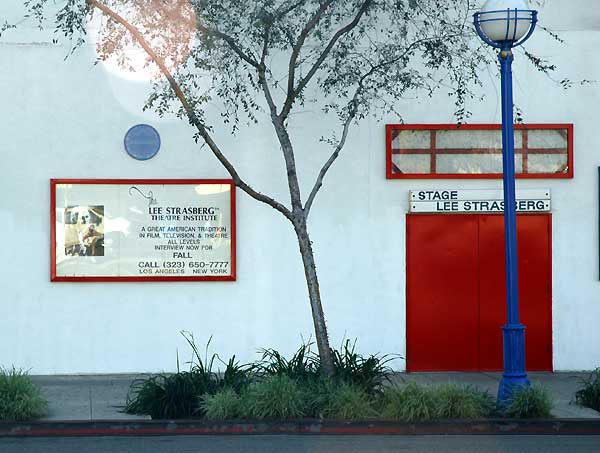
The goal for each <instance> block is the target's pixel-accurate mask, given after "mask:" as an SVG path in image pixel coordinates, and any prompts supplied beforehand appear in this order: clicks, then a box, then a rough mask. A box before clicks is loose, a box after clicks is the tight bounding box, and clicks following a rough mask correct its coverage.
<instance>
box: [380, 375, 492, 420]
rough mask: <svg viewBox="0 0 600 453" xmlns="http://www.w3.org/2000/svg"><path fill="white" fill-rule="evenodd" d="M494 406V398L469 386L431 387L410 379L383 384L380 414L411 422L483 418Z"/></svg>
mask: <svg viewBox="0 0 600 453" xmlns="http://www.w3.org/2000/svg"><path fill="white" fill-rule="evenodd" d="M494 409H495V402H494V399H493V398H492V397H491V396H490V395H489V394H488V393H487V392H483V391H481V390H479V389H477V388H476V387H473V386H468V385H464V386H463V385H458V384H445V385H441V386H437V387H433V386H420V385H418V384H416V383H415V382H410V383H409V384H407V385H406V386H403V387H389V388H386V389H385V391H384V393H383V398H382V409H381V411H382V415H383V417H384V418H387V419H394V420H402V421H407V422H414V421H427V420H435V419H474V418H484V417H489V416H490V415H492V414H493V413H494Z"/></svg>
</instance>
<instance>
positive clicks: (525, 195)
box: [409, 189, 551, 213]
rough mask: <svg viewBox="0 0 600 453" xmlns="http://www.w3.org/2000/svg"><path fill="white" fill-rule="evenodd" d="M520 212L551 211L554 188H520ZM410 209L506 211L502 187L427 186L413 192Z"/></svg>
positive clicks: (428, 210) (410, 192) (430, 211)
mask: <svg viewBox="0 0 600 453" xmlns="http://www.w3.org/2000/svg"><path fill="white" fill-rule="evenodd" d="M516 198H517V201H516V208H517V211H518V212H550V208H551V206H550V201H551V198H550V189H519V190H517V193H516ZM409 201H410V204H409V211H410V212H416V213H419V212H423V213H426V212H428V213H452V212H466V213H469V212H504V195H503V192H502V189H425V190H410V191H409Z"/></svg>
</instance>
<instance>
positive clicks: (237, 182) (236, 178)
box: [86, 0, 293, 221]
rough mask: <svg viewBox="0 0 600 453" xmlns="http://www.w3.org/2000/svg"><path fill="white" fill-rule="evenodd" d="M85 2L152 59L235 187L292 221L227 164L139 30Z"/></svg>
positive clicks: (95, 0)
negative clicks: (115, 24) (116, 24)
mask: <svg viewBox="0 0 600 453" xmlns="http://www.w3.org/2000/svg"><path fill="white" fill-rule="evenodd" d="M86 1H87V4H88V5H89V6H91V7H94V8H97V9H99V10H100V11H102V12H103V13H104V14H106V15H107V16H108V17H110V18H111V19H112V20H114V21H115V22H117V23H119V24H120V25H122V26H123V27H125V28H126V29H127V31H129V32H130V33H131V34H132V36H133V37H134V38H135V40H136V41H137V42H138V44H139V45H140V46H141V47H142V48H143V49H144V51H145V52H146V53H147V54H148V56H149V57H150V58H151V59H152V61H153V62H154V63H155V64H156V65H157V66H158V67H159V69H160V71H161V72H162V73H163V75H164V76H165V77H166V79H167V81H168V82H169V85H170V86H171V89H172V90H173V91H174V92H175V95H176V96H177V98H178V99H179V101H180V102H181V104H182V105H183V108H184V109H185V111H186V114H187V116H188V118H189V120H190V123H191V124H193V125H194V126H195V127H196V129H198V132H199V133H200V136H201V137H202V138H203V139H204V141H205V143H206V144H207V145H208V146H209V148H210V149H211V151H212V152H213V154H214V155H215V156H216V158H217V159H218V160H219V162H221V164H222V165H223V166H224V167H225V169H226V170H227V171H228V173H229V174H230V175H231V178H232V179H233V181H234V183H235V185H236V186H237V187H239V188H240V189H242V190H243V191H244V192H246V193H247V194H248V195H250V196H251V197H252V198H254V199H256V200H258V201H261V202H263V203H265V204H268V205H269V206H271V207H272V208H274V209H276V210H277V211H279V212H281V213H282V214H283V215H284V216H285V217H287V218H288V219H289V220H290V221H293V216H292V213H291V212H290V210H289V209H288V208H286V207H285V206H284V205H282V204H281V203H279V202H278V201H276V200H275V199H273V198H271V197H269V196H267V195H263V194H262V193H260V192H257V191H256V190H254V189H253V188H252V187H250V186H249V185H248V184H247V183H246V182H244V181H243V180H242V178H241V177H240V175H239V174H238V173H237V171H236V170H235V168H234V167H233V165H232V164H231V162H229V160H228V159H227V158H226V157H225V155H224V154H223V153H222V152H221V150H220V149H219V147H218V146H217V144H216V143H215V142H214V140H213V139H212V137H211V136H210V134H209V133H208V130H207V129H206V127H205V126H204V124H202V122H201V121H200V119H199V118H198V116H197V115H196V113H195V112H194V109H193V108H192V106H191V105H190V103H189V102H188V100H187V98H186V96H185V94H184V93H183V91H182V89H181V87H180V86H179V84H178V83H177V81H176V80H175V78H174V77H173V75H172V74H171V72H170V71H169V69H168V68H167V67H166V65H165V63H164V61H163V60H162V59H161V58H160V57H159V56H158V55H157V54H156V52H154V50H153V49H152V48H151V47H150V45H149V44H148V42H147V41H146V40H145V38H144V37H143V36H142V34H141V33H140V32H139V30H138V29H137V28H135V27H134V26H133V25H131V24H130V23H129V22H128V21H127V20H126V19H125V18H123V17H122V16H120V15H119V14H117V13H116V12H115V11H113V10H111V9H110V8H109V7H107V6H106V5H104V4H103V3H101V2H99V1H98V0H86Z"/></svg>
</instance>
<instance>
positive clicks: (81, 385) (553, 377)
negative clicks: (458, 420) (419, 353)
mask: <svg viewBox="0 0 600 453" xmlns="http://www.w3.org/2000/svg"><path fill="white" fill-rule="evenodd" d="M587 374H588V373H577V372H567V373H563V372H561V373H536V372H532V373H529V378H530V380H531V382H532V383H536V382H537V383H541V384H542V385H544V386H545V387H546V388H548V389H549V390H550V392H551V393H552V395H553V397H554V403H555V407H554V409H553V411H552V415H553V416H554V417H557V418H580V419H581V418H588V419H600V413H599V412H596V411H594V410H592V409H588V408H583V407H579V406H577V405H576V404H575V403H574V402H573V398H574V394H575V392H576V391H577V389H578V388H579V387H580V384H579V379H581V378H582V377H584V376H587ZM143 377H145V375H131V374H128V375H124V374H117V375H93V376H91V375H88V376H86V375H82V376H79V375H77V376H75V375H69V376H32V379H33V381H34V382H35V383H36V384H37V385H39V386H40V388H41V390H42V393H43V394H44V396H45V397H46V398H47V400H48V403H49V412H48V415H47V417H46V418H45V420H49V421H52V420H78V421H101V420H132V421H134V420H145V419H149V417H145V416H141V417H140V416H135V415H129V414H125V413H124V412H123V408H124V405H125V398H126V396H127V390H128V389H129V386H130V384H131V383H132V382H133V381H134V380H135V379H139V378H143ZM500 378H501V373H410V374H406V373H395V374H394V375H392V377H391V380H392V381H393V382H408V381H416V382H417V383H419V384H442V383H447V382H454V383H458V384H470V385H474V386H477V387H479V388H480V389H482V390H487V391H489V392H490V394H492V395H494V396H495V395H496V392H497V390H498V382H499V380H500Z"/></svg>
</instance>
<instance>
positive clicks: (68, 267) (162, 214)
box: [50, 179, 236, 282]
mask: <svg viewBox="0 0 600 453" xmlns="http://www.w3.org/2000/svg"><path fill="white" fill-rule="evenodd" d="M50 204H51V206H50V225H51V228H50V236H51V237H50V258H51V262H50V279H51V281H53V282H61V281H96V282H98V281H198V280H199V281H233V280H235V279H236V274H235V272H236V268H235V250H236V249H235V232H236V231H235V185H234V183H233V181H232V180H229V179H52V180H50Z"/></svg>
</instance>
